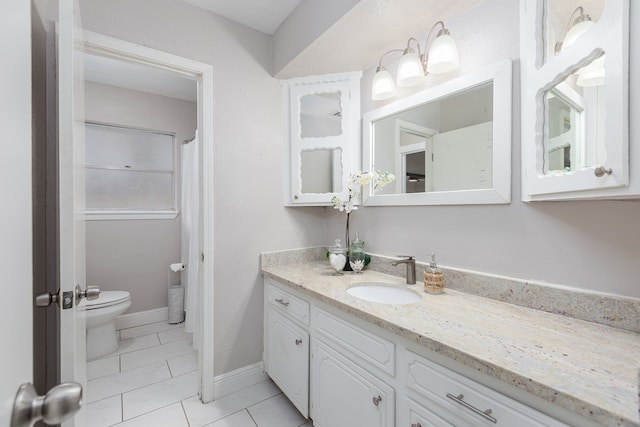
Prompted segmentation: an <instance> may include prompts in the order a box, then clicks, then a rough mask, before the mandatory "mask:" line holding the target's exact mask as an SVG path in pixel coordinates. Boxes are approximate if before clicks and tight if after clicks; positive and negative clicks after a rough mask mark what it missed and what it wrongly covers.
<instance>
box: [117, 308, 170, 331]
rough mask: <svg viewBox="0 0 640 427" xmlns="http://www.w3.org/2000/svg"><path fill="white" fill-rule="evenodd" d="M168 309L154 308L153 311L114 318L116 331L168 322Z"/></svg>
mask: <svg viewBox="0 0 640 427" xmlns="http://www.w3.org/2000/svg"><path fill="white" fill-rule="evenodd" d="M168 321H169V307H162V308H154V309H153V310H147V311H138V312H137V313H127V314H123V315H121V316H118V317H117V318H116V330H117V331H119V330H120V329H127V328H134V327H136V326H142V325H148V324H149V323H157V322H168Z"/></svg>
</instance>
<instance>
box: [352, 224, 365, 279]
mask: <svg viewBox="0 0 640 427" xmlns="http://www.w3.org/2000/svg"><path fill="white" fill-rule="evenodd" d="M365 258H366V254H365V252H364V242H363V241H362V240H360V238H359V237H358V233H356V240H354V241H353V243H351V246H350V247H349V266H351V270H352V271H353V273H354V274H360V273H362V269H363V268H364V265H365Z"/></svg>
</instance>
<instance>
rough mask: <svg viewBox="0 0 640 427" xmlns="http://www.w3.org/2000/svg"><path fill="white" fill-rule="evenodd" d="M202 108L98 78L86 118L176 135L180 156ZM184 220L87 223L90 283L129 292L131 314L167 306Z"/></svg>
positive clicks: (88, 94) (89, 89)
mask: <svg viewBox="0 0 640 427" xmlns="http://www.w3.org/2000/svg"><path fill="white" fill-rule="evenodd" d="M196 108H197V106H196V104H195V103H194V102H188V101H181V100H177V99H172V98H167V97H165V96H158V95H152V94H148V93H142V92H138V91H134V90H127V89H121V88H116V87H113V86H107V85H103V84H99V83H92V82H87V83H86V86H85V116H86V117H85V118H86V120H89V121H97V122H101V123H108V124H115V125H121V126H130V127H137V128H142V129H151V130H158V131H164V132H172V133H175V134H176V141H177V143H178V156H179V154H180V143H181V142H182V141H184V140H185V139H188V138H191V137H192V136H193V135H194V134H195V129H196V126H197V109H196ZM178 160H179V158H178ZM178 165H179V162H178ZM179 189H180V182H179V181H178V191H179ZM178 203H179V202H178ZM178 209H179V207H178ZM180 221H181V217H180V216H179V215H178V217H176V218H175V219H149V220H141V219H137V220H97V221H87V249H86V251H87V253H86V257H87V284H89V285H97V286H99V287H100V289H101V290H106V291H109V290H122V291H129V292H130V293H131V307H130V308H129V310H128V312H129V313H135V312H138V311H144V310H151V309H154V308H160V307H166V306H167V279H168V277H167V275H168V270H169V264H171V263H174V262H180V233H181V229H180ZM173 279H174V281H175V279H176V277H173Z"/></svg>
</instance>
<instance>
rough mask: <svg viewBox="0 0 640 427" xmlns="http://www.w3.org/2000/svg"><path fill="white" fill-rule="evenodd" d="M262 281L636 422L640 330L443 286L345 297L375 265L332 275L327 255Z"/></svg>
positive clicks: (612, 418)
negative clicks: (383, 298)
mask: <svg viewBox="0 0 640 427" xmlns="http://www.w3.org/2000/svg"><path fill="white" fill-rule="evenodd" d="M262 273H263V275H264V276H265V277H269V278H273V279H276V280H277V281H279V282H281V283H283V284H285V285H288V286H290V287H291V288H293V289H295V290H297V291H299V292H301V293H303V294H306V295H308V296H310V297H313V298H315V299H318V300H320V301H322V302H325V303H327V304H330V305H331V306H333V307H336V308H338V309H340V310H342V311H344V312H346V313H349V314H352V315H354V316H356V317H359V318H361V319H364V320H366V321H368V322H370V323H372V324H374V325H376V326H378V327H381V328H383V329H385V330H387V331H390V332H391V333H393V334H396V335H398V336H401V337H403V338H405V339H407V340H409V341H412V342H415V343H418V344H420V345H423V346H424V347H426V348H428V349H431V350H434V351H436V352H438V353H440V354H443V355H445V356H447V357H449V358H451V359H454V360H456V361H458V362H460V363H463V364H465V365H467V366H469V367H471V368H473V369H476V370H478V371H479V372H483V373H486V374H488V375H490V376H492V377H495V378H497V379H499V380H501V381H503V382H505V383H507V384H510V385H513V386H515V387H518V388H520V389H522V390H525V391H527V392H529V393H531V394H533V395H536V396H538V397H540V398H542V399H544V400H547V401H549V402H553V403H555V404H557V405H558V406H560V407H563V408H566V409H568V410H570V411H571V412H574V413H577V414H580V415H581V416H583V417H584V418H587V419H590V420H593V421H595V422H597V423H600V424H602V425H606V426H634V427H638V426H640V418H639V412H638V411H639V406H638V369H639V367H640V335H639V334H636V333H633V332H627V331H624V330H621V329H616V328H612V327H609V326H603V325H599V324H596V323H591V322H586V321H582V320H577V319H574V318H570V317H565V316H561V315H556V314H551V313H546V312H543V311H539V310H534V309H530V308H525V307H520V306H517V305H513V304H509V303H505V302H501V301H495V300H492V299H488V298H483V297H480V296H475V295H471V294H468V293H464V292H458V291H454V290H450V289H447V290H446V291H445V293H444V294H440V295H431V294H427V293H424V292H422V291H421V289H422V285H421V283H420V281H419V282H418V285H413V286H409V288H413V289H416V290H419V291H421V294H422V295H423V296H422V301H421V302H419V303H417V304H412V305H410V306H408V305H404V306H399V305H391V304H378V303H372V302H367V301H364V300H361V299H358V298H355V297H353V296H351V295H349V294H348V293H347V292H346V289H347V288H348V287H349V286H351V285H353V284H355V283H358V282H386V283H392V284H397V285H398V286H407V285H404V279H403V278H399V277H396V276H392V275H389V274H384V273H380V272H376V271H369V270H365V271H364V272H363V274H359V275H354V274H345V275H343V276H333V275H332V273H333V270H332V269H331V267H330V266H329V263H328V262H327V261H325V260H305V261H304V262H301V263H289V264H280V265H271V264H268V265H266V266H265V265H263V267H262Z"/></svg>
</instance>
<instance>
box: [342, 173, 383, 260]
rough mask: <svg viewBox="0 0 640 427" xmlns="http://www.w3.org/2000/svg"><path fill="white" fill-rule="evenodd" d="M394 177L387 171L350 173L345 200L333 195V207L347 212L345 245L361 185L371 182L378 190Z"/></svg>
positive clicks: (348, 241) (356, 208)
mask: <svg viewBox="0 0 640 427" xmlns="http://www.w3.org/2000/svg"><path fill="white" fill-rule="evenodd" d="M394 179H395V176H394V175H393V174H392V173H390V172H388V171H373V172H361V171H358V172H356V173H352V174H351V175H349V179H348V180H347V190H348V194H349V196H348V198H347V200H344V201H343V200H341V199H340V197H338V196H337V195H334V196H333V198H332V199H331V203H332V204H333V208H334V209H338V210H339V211H340V212H346V213H347V227H346V239H345V242H346V245H347V248H348V247H349V245H350V237H349V216H350V215H351V212H352V211H355V210H358V206H357V204H356V203H357V202H358V200H359V197H358V196H359V195H360V193H361V191H362V186H363V185H366V184H371V185H372V186H373V191H374V192H375V191H376V190H379V189H380V188H382V187H384V186H385V185H387V184H388V183H390V182H391V181H393V180H394Z"/></svg>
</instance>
